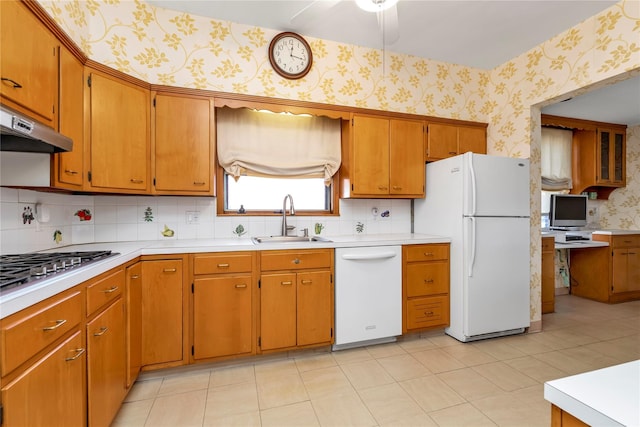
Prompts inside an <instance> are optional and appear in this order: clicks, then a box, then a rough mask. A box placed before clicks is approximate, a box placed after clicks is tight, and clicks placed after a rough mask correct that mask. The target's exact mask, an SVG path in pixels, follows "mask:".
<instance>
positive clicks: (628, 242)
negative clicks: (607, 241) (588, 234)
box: [611, 234, 640, 248]
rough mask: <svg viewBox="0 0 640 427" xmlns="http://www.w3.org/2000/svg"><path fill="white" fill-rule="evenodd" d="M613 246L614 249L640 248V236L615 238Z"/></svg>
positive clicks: (632, 235)
mask: <svg viewBox="0 0 640 427" xmlns="http://www.w3.org/2000/svg"><path fill="white" fill-rule="evenodd" d="M611 240H612V245H611V246H613V247H614V248H632V247H637V246H640V235H639V234H630V235H626V236H613V238H612V239H611Z"/></svg>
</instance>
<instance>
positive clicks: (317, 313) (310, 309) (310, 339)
mask: <svg viewBox="0 0 640 427" xmlns="http://www.w3.org/2000/svg"><path fill="white" fill-rule="evenodd" d="M297 281H298V286H297V311H298V316H297V334H296V335H297V344H298V345H299V346H304V345H310V344H318V343H323V342H326V343H328V342H331V339H332V335H333V330H332V324H333V322H332V320H333V310H332V308H333V289H332V286H331V272H330V271H313V272H304V273H298V277H297Z"/></svg>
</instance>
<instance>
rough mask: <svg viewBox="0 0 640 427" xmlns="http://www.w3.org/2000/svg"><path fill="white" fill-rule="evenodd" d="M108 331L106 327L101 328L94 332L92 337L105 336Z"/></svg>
mask: <svg viewBox="0 0 640 427" xmlns="http://www.w3.org/2000/svg"><path fill="white" fill-rule="evenodd" d="M108 330H109V328H107V327H106V326H103V327H101V328H100V332H94V333H93V336H94V337H101V336H103V335H104V334H106V333H107V331H108Z"/></svg>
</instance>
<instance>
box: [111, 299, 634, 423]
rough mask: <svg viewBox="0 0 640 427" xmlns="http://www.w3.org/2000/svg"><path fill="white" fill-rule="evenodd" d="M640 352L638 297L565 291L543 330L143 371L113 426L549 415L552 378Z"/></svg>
mask: <svg viewBox="0 0 640 427" xmlns="http://www.w3.org/2000/svg"><path fill="white" fill-rule="evenodd" d="M635 359H640V301H634V302H629V303H624V304H615V305H608V304H601V303H597V302H593V301H589V300H585V299H582V298H578V297H573V296H570V295H563V296H559V297H557V298H556V312H555V313H551V314H545V315H544V316H543V332H540V333H536V334H527V335H520V336H512V337H504V338H496V339H492V340H485V341H480V342H475V343H467V344H463V343H460V342H458V341H456V340H454V339H453V338H450V337H448V336H446V335H444V333H443V332H437V333H431V334H428V335H425V336H423V337H413V338H412V339H408V340H404V341H402V342H398V343H393V344H383V345H378V346H371V347H366V348H359V349H353V350H343V351H339V352H328V351H327V350H326V349H325V350H324V351H322V352H318V351H314V352H303V353H293V354H285V355H279V356H277V357H273V356H272V357H269V358H254V359H251V361H244V362H238V363H235V364H231V365H230V364H228V363H227V364H224V365H220V364H218V365H215V364H214V365H206V366H198V367H189V368H188V369H184V368H182V369H174V370H165V371H162V372H153V373H145V374H143V375H141V376H140V378H139V380H138V381H137V382H136V384H135V385H134V387H133V389H132V390H131V392H130V393H129V395H128V397H127V399H126V401H125V403H124V404H123V405H122V409H121V410H120V412H119V413H118V415H117V417H116V419H115V421H114V424H113V425H114V426H154V427H155V426H243V425H244V426H265V427H266V426H496V425H498V426H545V427H546V426H549V425H550V405H549V403H548V402H546V401H545V400H544V398H543V383H544V382H545V381H548V380H552V379H555V378H561V377H565V376H568V375H573V374H577V373H580V372H585V371H590V370H594V369H598V368H603V367H606V366H611V365H616V364H619V363H623V362H627V361H630V360H635Z"/></svg>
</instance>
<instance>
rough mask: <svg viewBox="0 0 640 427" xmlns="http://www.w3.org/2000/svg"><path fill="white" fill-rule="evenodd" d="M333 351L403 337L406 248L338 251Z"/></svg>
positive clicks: (377, 247) (388, 247)
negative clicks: (404, 251) (403, 259)
mask: <svg viewBox="0 0 640 427" xmlns="http://www.w3.org/2000/svg"><path fill="white" fill-rule="evenodd" d="M335 254H336V263H335V272H336V283H335V292H336V299H335V304H336V308H335V315H336V322H335V328H336V331H335V333H336V336H335V343H334V345H333V350H341V349H345V348H352V347H360V346H364V345H370V344H378V343H381V342H390V341H395V339H396V338H395V337H396V336H398V335H401V334H402V247H401V246H369V247H355V248H336V252H335Z"/></svg>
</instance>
